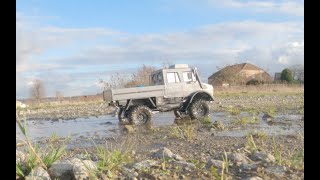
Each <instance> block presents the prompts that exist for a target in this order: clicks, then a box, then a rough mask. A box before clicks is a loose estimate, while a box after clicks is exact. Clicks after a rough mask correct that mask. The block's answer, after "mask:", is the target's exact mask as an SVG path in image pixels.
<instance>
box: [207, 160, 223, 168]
mask: <svg viewBox="0 0 320 180" xmlns="http://www.w3.org/2000/svg"><path fill="white" fill-rule="evenodd" d="M223 164H224V162H223V161H220V160H215V159H209V161H208V162H207V164H206V168H210V167H211V166H213V167H215V168H220V169H221V168H222V166H223Z"/></svg>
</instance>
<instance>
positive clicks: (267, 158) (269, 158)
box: [252, 152, 276, 163]
mask: <svg viewBox="0 0 320 180" xmlns="http://www.w3.org/2000/svg"><path fill="white" fill-rule="evenodd" d="M252 160H255V161H263V162H267V163H271V162H275V161H276V158H275V157H274V156H273V155H271V154H266V153H264V152H254V153H253V154H252Z"/></svg>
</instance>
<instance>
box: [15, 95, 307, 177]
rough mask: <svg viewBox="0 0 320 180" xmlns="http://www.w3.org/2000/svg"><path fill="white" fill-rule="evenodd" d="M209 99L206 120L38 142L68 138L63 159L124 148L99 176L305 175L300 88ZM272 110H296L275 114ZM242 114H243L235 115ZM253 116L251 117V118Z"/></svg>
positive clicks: (88, 108)
mask: <svg viewBox="0 0 320 180" xmlns="http://www.w3.org/2000/svg"><path fill="white" fill-rule="evenodd" d="M211 106H212V111H213V114H211V121H210V122H199V121H189V120H176V124H172V125H165V126H152V125H151V126H147V127H145V126H143V127H132V126H123V125H119V127H118V128H117V129H114V131H116V132H118V133H117V134H116V135H112V136H111V137H110V136H108V137H103V136H101V135H100V136H80V137H77V138H75V139H72V140H70V138H66V137H63V138H59V137H55V138H54V139H52V138H46V139H42V140H38V141H37V143H38V144H40V145H42V146H44V145H47V144H48V143H50V144H53V145H55V146H59V145H61V144H66V145H67V153H66V154H65V155H63V157H62V159H69V158H72V157H78V158H80V159H90V160H92V161H94V162H97V161H98V160H99V158H98V157H97V154H98V153H97V149H96V147H95V146H94V144H96V145H98V146H99V145H101V146H104V147H105V148H107V149H110V150H115V149H116V150H121V151H122V153H124V154H125V153H127V154H128V155H129V159H128V160H127V161H125V162H124V164H123V166H122V167H121V168H118V169H114V170H112V176H111V177H110V176H109V177H108V178H107V177H105V176H101V175H100V176H99V177H100V178H101V179H103V178H105V179H132V178H133V179H215V178H216V179H217V178H218V179H220V178H221V176H222V177H223V178H224V179H250V178H251V179H259V178H262V179H304V116H303V113H304V95H303V94H302V93H295V94H280V95H279V94H259V95H248V94H245V93H244V94H240V95H239V94H238V95H232V94H229V95H221V96H217V97H216V101H215V102H214V103H213V104H212V105H211ZM238 110H239V111H240V112H241V113H240V114H239V113H238ZM112 111H113V109H112V108H108V107H107V106H106V105H105V104H103V103H94V104H91V105H81V106H67V107H63V108H62V107H50V108H46V109H37V110H31V113H30V115H28V118H29V119H47V120H49V119H51V120H52V119H57V118H58V119H70V118H71V119H72V118H77V117H90V116H99V115H105V114H108V113H110V112H112ZM221 112H223V113H229V116H227V117H229V118H230V119H232V120H230V119H227V120H226V121H224V120H219V121H215V117H214V116H215V114H219V113H221ZM242 113H245V114H246V116H248V118H247V120H245V119H243V117H244V116H243V115H241V114H242ZM258 114H260V115H258ZM278 114H286V115H289V116H290V115H293V116H295V117H298V118H295V119H294V120H292V119H291V120H290V119H289V120H286V119H285V118H283V121H282V120H281V118H280V120H279V118H278V119H277V121H274V120H275V119H276V118H274V117H275V116H277V115H278ZM253 117H254V118H253ZM280 117H282V116H280ZM285 117H286V116H285ZM241 119H242V120H243V121H237V120H241ZM253 119H255V120H256V121H251V120H253ZM266 123H267V124H268V125H270V127H272V126H273V125H274V123H276V124H277V123H278V124H277V125H279V123H280V125H279V126H280V127H281V129H283V131H288V130H290V129H291V128H294V131H288V132H290V133H287V134H286V133H284V134H283V133H279V132H278V131H277V132H273V133H269V132H265V131H264V130H263V128H261V127H260V124H266ZM281 123H282V124H281ZM297 127H299V128H297ZM234 131H241V132H245V135H243V134H242V135H235V134H234V133H232V132H234ZM281 131H282V130H281ZM229 132H230V133H229ZM163 148H165V149H168V150H169V151H171V152H172V153H171V155H172V154H173V155H172V156H170V157H169V156H159V152H160V153H161V152H162V154H164V153H163V151H164V150H163ZM17 149H23V147H22V146H19V147H17ZM166 151H167V150H166ZM256 153H261V154H263V155H261V156H262V157H263V158H257V155H256ZM169 154H170V153H169ZM265 156H267V157H269V158H265ZM177 157H179V158H177ZM212 162H213V163H212ZM221 162H222V163H223V164H224V165H223V166H221ZM141 164H142V165H141ZM138 165H139V168H137V166H138ZM211 167H214V168H211ZM102 177H103V178H102Z"/></svg>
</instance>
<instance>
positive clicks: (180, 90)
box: [103, 64, 214, 125]
mask: <svg viewBox="0 0 320 180" xmlns="http://www.w3.org/2000/svg"><path fill="white" fill-rule="evenodd" d="M149 80H150V85H149V86H144V87H143V86H142V87H131V88H121V89H107V90H104V91H103V99H104V101H107V102H108V103H109V105H111V106H115V107H116V112H115V114H116V115H117V116H118V119H119V121H120V122H121V123H123V122H127V123H131V124H134V125H142V124H146V123H150V122H151V119H152V114H153V111H154V112H156V111H158V112H159V111H160V112H166V111H174V114H175V116H176V117H177V118H181V117H190V118H191V119H201V118H205V117H207V116H209V113H210V106H209V104H208V103H212V102H213V100H214V98H213V87H212V85H209V84H206V83H202V82H201V81H200V78H199V75H198V73H197V69H196V68H195V67H194V68H190V67H189V66H188V65H187V64H176V65H172V66H170V67H169V68H164V69H160V70H157V71H154V72H152V73H151V74H150V78H149Z"/></svg>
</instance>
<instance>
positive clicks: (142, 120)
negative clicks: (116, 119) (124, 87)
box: [129, 105, 152, 125]
mask: <svg viewBox="0 0 320 180" xmlns="http://www.w3.org/2000/svg"><path fill="white" fill-rule="evenodd" d="M151 118H152V113H151V110H150V108H148V107H147V106H144V105H136V106H133V107H132V108H131V109H130V111H129V121H130V123H131V124H133V125H144V124H148V123H150V122H151Z"/></svg>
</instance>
